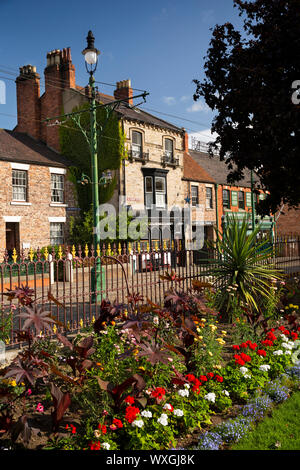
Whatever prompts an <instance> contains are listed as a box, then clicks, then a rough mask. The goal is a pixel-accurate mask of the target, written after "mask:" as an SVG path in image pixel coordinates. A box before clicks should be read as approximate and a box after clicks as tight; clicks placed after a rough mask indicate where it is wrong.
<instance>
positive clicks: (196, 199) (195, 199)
mask: <svg viewBox="0 0 300 470" xmlns="http://www.w3.org/2000/svg"><path fill="white" fill-rule="evenodd" d="M193 190H194V191H196V195H193ZM191 201H192V207H197V206H198V205H199V186H196V185H195V184H192V185H191ZM195 203H196V204H195Z"/></svg>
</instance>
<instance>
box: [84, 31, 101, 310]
mask: <svg viewBox="0 0 300 470" xmlns="http://www.w3.org/2000/svg"><path fill="white" fill-rule="evenodd" d="M86 40H87V47H86V48H85V49H84V50H83V51H82V54H83V55H84V60H85V67H86V70H87V72H88V73H89V75H90V79H89V86H90V89H91V96H90V124H91V125H90V151H91V167H92V171H91V185H92V199H93V238H94V250H95V252H96V253H97V249H98V247H99V248H100V234H99V186H98V184H99V181H98V149H97V116H96V107H97V106H96V90H95V79H94V72H95V71H96V68H97V64H98V55H99V54H100V51H98V49H96V48H95V45H94V42H95V38H94V36H93V33H92V31H89V32H88V35H87V38H86ZM103 281H104V273H103V270H102V267H101V261H100V258H99V257H97V258H95V266H94V267H93V268H92V270H91V285H92V303H93V302H95V301H96V300H98V295H97V292H99V291H100V290H101V282H102V283H103ZM100 300H101V296H100Z"/></svg>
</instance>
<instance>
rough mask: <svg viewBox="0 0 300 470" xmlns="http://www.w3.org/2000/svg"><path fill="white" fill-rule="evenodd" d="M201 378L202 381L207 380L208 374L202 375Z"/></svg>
mask: <svg viewBox="0 0 300 470" xmlns="http://www.w3.org/2000/svg"><path fill="white" fill-rule="evenodd" d="M199 379H200V380H201V382H207V377H206V375H200V377H199Z"/></svg>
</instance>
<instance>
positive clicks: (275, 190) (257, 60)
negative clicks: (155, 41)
mask: <svg viewBox="0 0 300 470" xmlns="http://www.w3.org/2000/svg"><path fill="white" fill-rule="evenodd" d="M233 4H234V7H236V8H238V10H239V15H240V16H241V17H243V18H244V23H243V31H242V32H240V31H237V30H236V29H235V27H234V26H233V25H232V24H231V23H229V22H227V23H225V24H223V25H216V26H215V27H214V29H213V32H212V38H211V42H210V47H209V49H208V53H207V56H206V58H205V59H206V62H205V74H206V77H205V79H204V80H203V81H202V82H200V81H199V80H196V79H195V80H194V83H195V84H196V91H195V94H194V100H198V99H199V98H200V97H204V99H205V101H206V103H207V104H208V106H209V107H210V108H211V109H212V110H213V111H215V112H216V115H215V117H214V119H213V122H212V129H211V130H212V132H215V133H216V134H217V135H218V137H217V139H216V141H215V143H213V144H211V146H210V153H213V151H214V150H215V149H216V148H217V147H218V148H219V149H220V159H221V160H225V161H226V163H227V164H228V170H229V174H228V182H229V183H234V182H236V181H239V180H240V179H241V178H242V177H243V171H244V169H245V168H248V169H252V170H256V172H257V175H258V177H259V179H260V186H261V187H262V188H263V189H264V190H267V191H269V192H270V194H269V195H268V196H267V198H266V199H265V200H263V201H260V203H259V206H258V212H259V213H261V214H268V213H269V212H270V211H271V212H275V211H276V209H277V208H278V207H279V206H280V204H281V203H282V202H283V203H286V204H289V205H290V207H295V206H297V205H298V204H299V203H300V173H299V171H298V165H299V163H298V162H299V149H300V109H299V107H297V105H296V104H294V103H293V102H292V95H293V93H294V94H295V90H294V89H293V86H294V85H293V84H294V82H295V81H296V80H300V58H299V57H300V56H299V54H298V52H297V51H299V49H300V34H299V31H300V2H299V0H254V1H251V2H250V1H242V0H233ZM257 188H258V186H257Z"/></svg>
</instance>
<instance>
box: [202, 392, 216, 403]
mask: <svg viewBox="0 0 300 470" xmlns="http://www.w3.org/2000/svg"><path fill="white" fill-rule="evenodd" d="M204 398H205V400H208V401H211V402H212V403H215V401H216V394H215V393H214V392H211V393H207V395H205V397H204Z"/></svg>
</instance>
